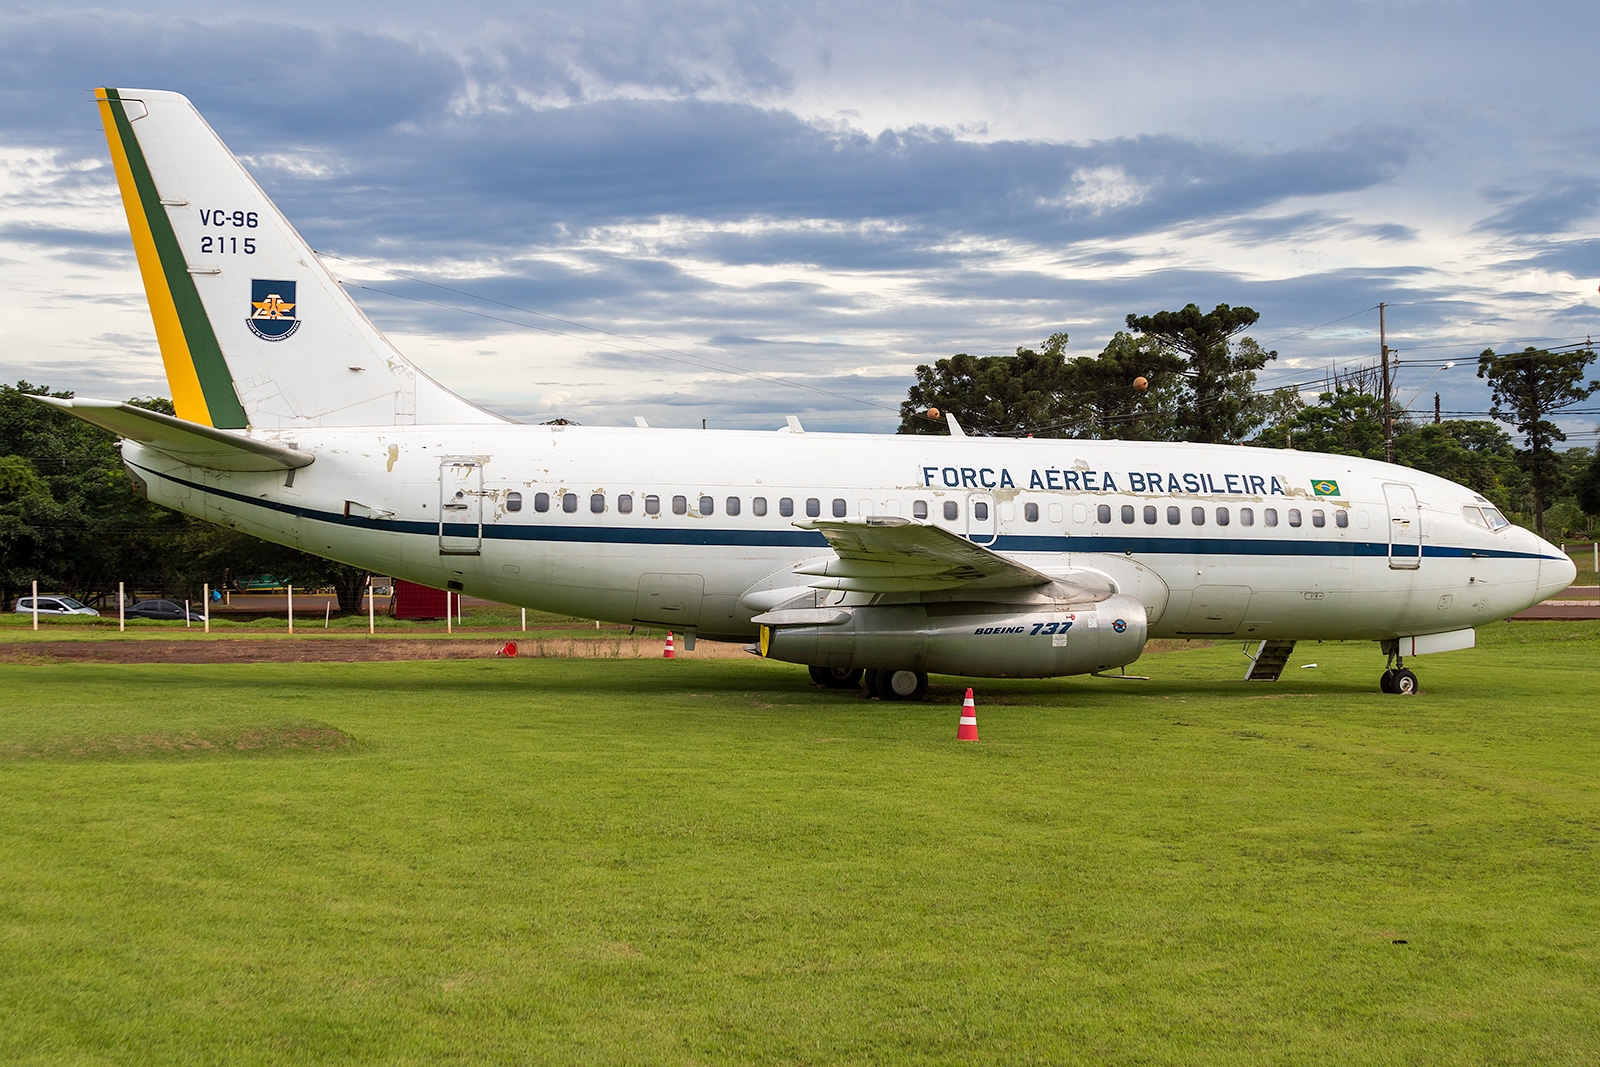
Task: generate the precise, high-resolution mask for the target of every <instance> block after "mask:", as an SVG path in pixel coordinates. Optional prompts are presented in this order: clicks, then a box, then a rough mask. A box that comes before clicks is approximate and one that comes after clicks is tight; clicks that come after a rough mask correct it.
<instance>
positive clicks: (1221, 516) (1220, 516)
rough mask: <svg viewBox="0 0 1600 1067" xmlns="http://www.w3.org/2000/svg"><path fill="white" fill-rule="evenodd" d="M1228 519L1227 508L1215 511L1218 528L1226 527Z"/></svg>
mask: <svg viewBox="0 0 1600 1067" xmlns="http://www.w3.org/2000/svg"><path fill="white" fill-rule="evenodd" d="M1228 519H1229V515H1228V509H1227V508H1218V509H1217V525H1218V526H1226V525H1228Z"/></svg>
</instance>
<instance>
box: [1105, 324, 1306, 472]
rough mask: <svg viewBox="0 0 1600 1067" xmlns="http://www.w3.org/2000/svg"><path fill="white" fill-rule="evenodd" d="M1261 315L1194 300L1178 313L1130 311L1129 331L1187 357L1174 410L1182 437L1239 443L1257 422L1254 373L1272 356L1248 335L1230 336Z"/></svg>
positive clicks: (1257, 406) (1259, 420)
mask: <svg viewBox="0 0 1600 1067" xmlns="http://www.w3.org/2000/svg"><path fill="white" fill-rule="evenodd" d="M1260 317H1261V316H1260V315H1259V314H1257V313H1256V312H1255V311H1254V310H1252V309H1251V308H1247V307H1239V308H1236V307H1229V306H1228V305H1227V304H1218V305H1217V306H1216V307H1215V308H1213V309H1212V310H1211V311H1207V312H1202V311H1201V310H1200V309H1199V308H1198V307H1197V306H1195V305H1194V304H1188V305H1186V306H1185V307H1184V308H1183V310H1181V311H1158V312H1156V313H1155V314H1154V315H1129V316H1128V320H1127V321H1128V329H1130V330H1132V331H1133V332H1134V333H1139V334H1145V335H1146V336H1148V337H1151V338H1152V339H1154V340H1156V341H1159V342H1160V343H1161V345H1162V346H1163V347H1164V348H1166V349H1170V350H1172V351H1175V352H1178V353H1180V354H1181V355H1182V356H1183V357H1185V368H1184V370H1183V371H1182V379H1183V382H1184V384H1185V386H1186V387H1187V394H1186V396H1185V397H1184V399H1183V402H1182V404H1181V405H1180V407H1179V409H1178V418H1177V429H1178V432H1179V434H1180V439H1181V440H1185V441H1204V442H1211V443H1219V442H1232V441H1242V440H1244V439H1245V438H1246V437H1248V436H1249V435H1250V432H1251V431H1252V430H1253V429H1255V427H1256V426H1258V425H1260V423H1261V419H1262V416H1261V412H1260V405H1259V402H1258V401H1257V399H1256V396H1255V392H1254V389H1255V381H1256V374H1255V372H1256V371H1258V370H1260V369H1261V368H1262V367H1264V366H1266V365H1267V361H1268V360H1272V359H1276V358H1277V356H1278V354H1277V353H1276V352H1267V351H1264V350H1263V349H1262V348H1261V347H1260V346H1259V345H1257V344H1256V343H1255V341H1253V340H1251V339H1250V338H1248V337H1245V338H1241V339H1240V341H1239V343H1238V345H1237V346H1235V345H1234V344H1233V343H1232V338H1233V337H1234V335H1236V334H1238V333H1239V332H1241V331H1243V330H1247V329H1249V328H1250V327H1251V326H1253V325H1254V324H1255V322H1256V320H1257V319H1259V318H1260Z"/></svg>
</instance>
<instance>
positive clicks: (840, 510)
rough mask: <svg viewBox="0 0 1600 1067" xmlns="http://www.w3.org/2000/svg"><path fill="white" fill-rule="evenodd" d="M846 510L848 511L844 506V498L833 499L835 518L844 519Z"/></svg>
mask: <svg viewBox="0 0 1600 1067" xmlns="http://www.w3.org/2000/svg"><path fill="white" fill-rule="evenodd" d="M846 510H847V509H846V508H845V506H844V498H843V497H837V496H836V497H834V498H833V517H834V518H836V519H842V518H844V513H845V511H846Z"/></svg>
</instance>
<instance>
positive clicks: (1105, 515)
mask: <svg viewBox="0 0 1600 1067" xmlns="http://www.w3.org/2000/svg"><path fill="white" fill-rule="evenodd" d="M1094 521H1095V522H1110V521H1111V505H1110V504H1101V505H1100V506H1099V507H1097V508H1095V509H1094Z"/></svg>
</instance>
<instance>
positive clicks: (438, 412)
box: [95, 89, 505, 429]
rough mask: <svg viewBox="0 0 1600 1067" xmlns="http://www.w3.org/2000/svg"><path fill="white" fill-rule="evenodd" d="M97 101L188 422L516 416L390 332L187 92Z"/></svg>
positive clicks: (273, 424)
mask: <svg viewBox="0 0 1600 1067" xmlns="http://www.w3.org/2000/svg"><path fill="white" fill-rule="evenodd" d="M95 97H96V99H97V100H98V101H99V106H100V117H101V121H102V122H103V123H104V124H105V130H106V140H107V142H108V144H109V145H110V148H111V160H112V164H113V165H114V166H115V168H116V173H117V184H118V186H119V187H120V188H121V191H122V202H123V206H124V207H125V208H126V209H127V212H128V227H129V229H130V230H131V231H132V234H133V246H134V250H135V252H136V253H137V254H138V259H139V271H140V273H141V274H142V275H143V278H144V286H145V293H146V295H147V297H148V298H149V301H150V314H151V317H152V318H153V319H154V321H155V328H156V339H157V340H158V342H159V343H160V346H161V359H162V362H163V363H164V364H165V365H166V371H167V382H168V384H169V385H170V386H171V389H172V399H173V402H174V403H175V404H176V405H177V410H178V415H179V417H180V418H183V419H186V420H188V421H190V422H198V423H203V424H205V425H207V426H216V427H220V428H225V429H243V428H245V427H254V428H257V429H278V428H288V427H293V426H387V425H396V424H411V423H474V422H503V421H505V420H503V419H501V418H500V417H499V416H496V415H493V414H491V413H489V412H487V411H484V410H483V409H482V408H479V407H477V406H475V405H473V404H471V403H469V402H467V401H465V400H463V399H462V398H460V397H458V396H456V395H455V394H454V393H452V392H450V391H449V390H447V389H445V388H444V387H443V386H441V385H439V384H438V383H437V382H435V381H433V380H432V379H431V378H429V377H427V376H426V375H425V374H422V373H421V372H420V371H418V370H417V369H416V367H414V366H413V365H412V364H411V363H410V362H409V361H407V360H406V358H405V357H404V356H402V355H401V354H400V353H399V352H398V351H397V350H396V349H395V348H394V346H393V345H391V344H390V343H389V341H388V340H387V339H386V338H385V337H384V336H383V334H381V333H379V332H378V329H377V327H375V326H373V325H372V323H371V322H369V321H368V320H367V317H366V316H365V315H364V314H362V312H361V309H360V308H359V307H357V306H356V304H355V301H353V300H351V299H350V297H349V296H348V295H347V294H346V293H345V291H344V290H343V289H342V288H341V287H340V286H339V284H338V282H336V281H335V280H334V278H333V276H332V275H331V274H329V273H328V271H327V270H326V269H325V268H324V267H323V266H322V264H321V263H320V262H319V261H318V260H317V257H316V256H315V255H314V254H313V253H312V251H311V249H310V247H309V246H308V245H307V244H306V243H305V241H304V240H302V239H301V237H300V235H299V234H298V233H296V232H295V230H294V227H293V226H290V225H289V222H288V220H287V219H285V218H284V217H283V215H282V214H281V213H280V212H279V211H278V209H277V208H276V207H275V206H273V204H272V201H270V200H269V199H267V196H266V194H265V193H264V192H262V191H261V187H260V186H258V185H257V184H256V183H255V180H254V179H252V178H251V177H250V175H249V173H248V172H246V171H245V169H244V167H243V166H241V165H240V164H239V161H238V160H237V159H235V158H234V156H233V153H231V152H230V151H228V148H227V146H226V145H224V144H223V143H222V141H221V139H220V138H218V137H217V135H216V134H215V133H214V132H213V131H212V129H211V127H210V126H208V125H206V122H205V120H204V119H202V118H201V117H200V114H199V112H198V111H196V110H195V108H194V106H193V105H192V104H190V103H189V101H188V99H187V98H185V97H183V96H181V95H179V94H178V93H170V92H161V91H157V90H150V89H97V90H95Z"/></svg>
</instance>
